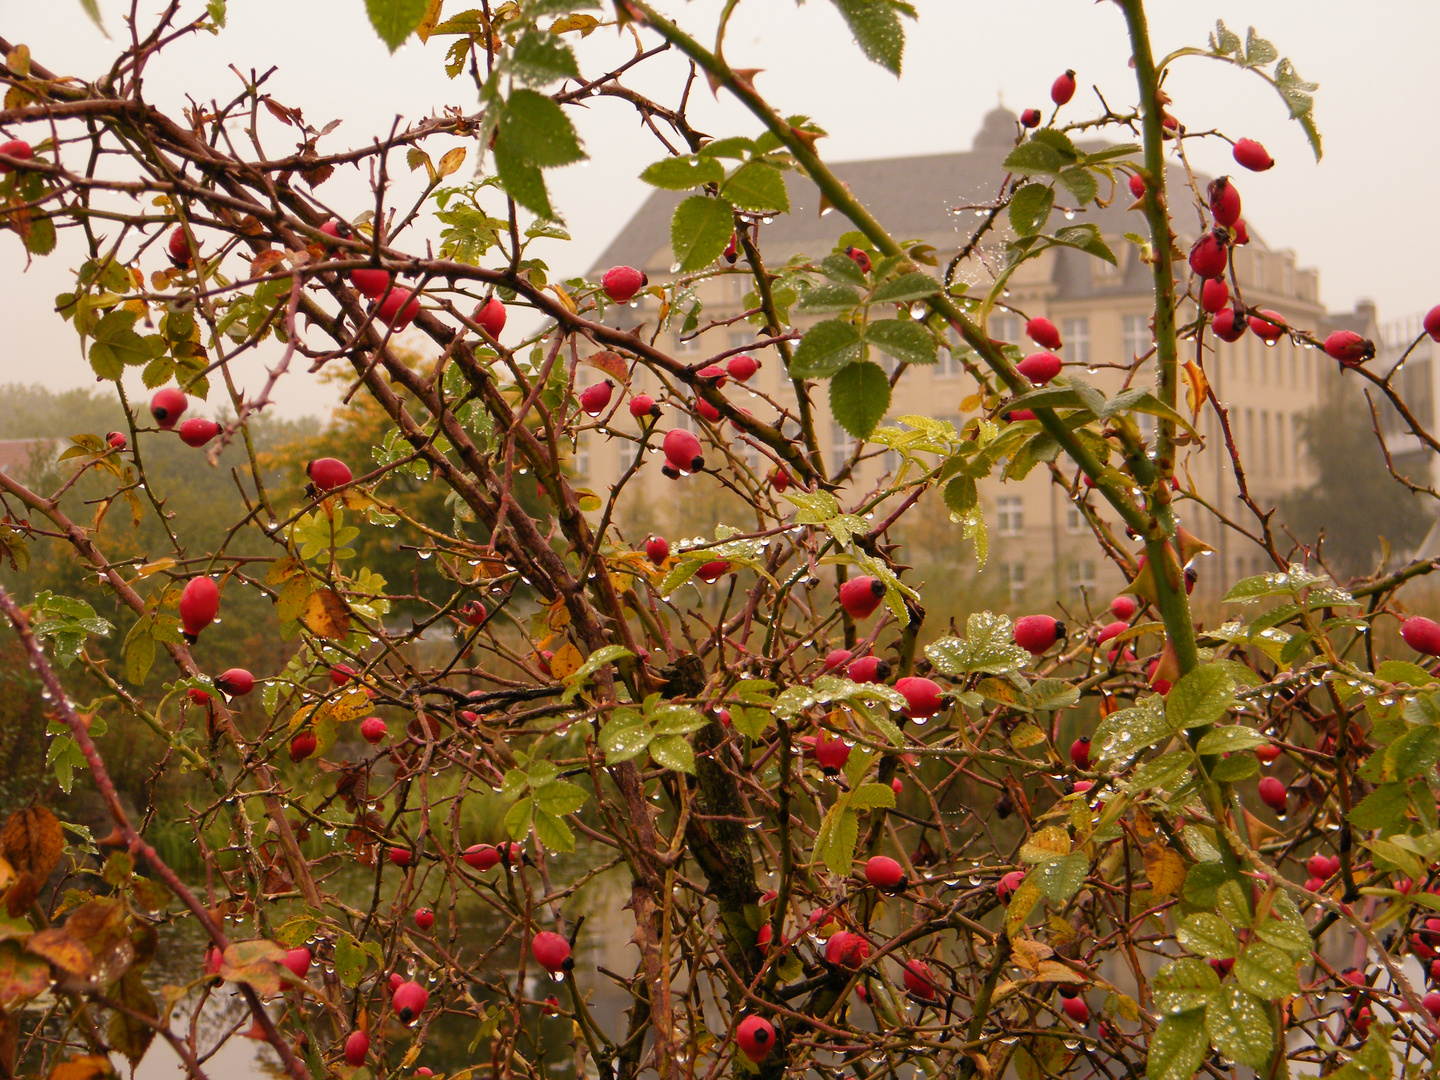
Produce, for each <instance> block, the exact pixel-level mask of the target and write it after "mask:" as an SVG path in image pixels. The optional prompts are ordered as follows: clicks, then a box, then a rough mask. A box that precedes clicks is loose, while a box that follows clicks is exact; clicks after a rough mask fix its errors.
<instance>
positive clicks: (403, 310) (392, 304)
mask: <svg viewBox="0 0 1440 1080" xmlns="http://www.w3.org/2000/svg"><path fill="white" fill-rule="evenodd" d="M419 314H420V298H419V297H418V296H416V295H415V294H414V293H413V292H412V291H411V290H409V289H391V290H390V291H389V292H388V293H387V294H386V295H385V299H383V300H381V301H380V306H379V307H377V308H376V309H375V317H376V318H377V319H379V320H380V321H381V322H383V323H384V324H385V325H386V326H388V327H390V329H391V330H404V329H405V328H406V327H407V326H409V325H410V323H411V322H413V321H414V319H415V316H416V315H419Z"/></svg>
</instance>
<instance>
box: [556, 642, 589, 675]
mask: <svg viewBox="0 0 1440 1080" xmlns="http://www.w3.org/2000/svg"><path fill="white" fill-rule="evenodd" d="M584 662H585V658H584V657H583V656H581V655H580V650H579V649H577V648H576V647H575V646H574V644H573V643H571V642H569V641H567V642H566V643H565V644H564V645H563V646H561V647H560V648H559V649H558V650H556V652H555V655H554V656H552V657H551V658H550V674H551V675H553V676H555V678H557V679H562V680H563V679H568V678H569V677H570V676H571V675H573V674H575V672H576V671H578V670H579V669H580V665H581V664H583V663H584Z"/></svg>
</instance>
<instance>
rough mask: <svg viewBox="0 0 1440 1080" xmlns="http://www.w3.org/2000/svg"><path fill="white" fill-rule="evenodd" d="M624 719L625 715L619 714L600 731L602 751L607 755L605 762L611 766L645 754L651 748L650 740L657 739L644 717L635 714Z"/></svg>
mask: <svg viewBox="0 0 1440 1080" xmlns="http://www.w3.org/2000/svg"><path fill="white" fill-rule="evenodd" d="M622 717H624V714H622V713H619V712H617V713H616V714H615V715H614V716H612V717H611V718H610V721H609V723H607V724H606V725H605V726H604V727H603V728H601V729H600V740H599V741H600V749H601V750H602V751H604V753H605V761H606V762H607V763H610V764H613V763H616V762H621V761H629V760H630V759H631V758H633V757H636V756H638V755H640V754H642V753H644V752H645V751H646V750H647V749H648V748H649V746H650V740H651V739H653V738H654V737H655V733H654V731H653V730H652V729H651V727H650V725H649V723H648V722H647V721H646V720H645V719H644V718H643V717H640V716H636V715H635V714H633V713H631V714H629V716H628V717H625V718H623V719H622Z"/></svg>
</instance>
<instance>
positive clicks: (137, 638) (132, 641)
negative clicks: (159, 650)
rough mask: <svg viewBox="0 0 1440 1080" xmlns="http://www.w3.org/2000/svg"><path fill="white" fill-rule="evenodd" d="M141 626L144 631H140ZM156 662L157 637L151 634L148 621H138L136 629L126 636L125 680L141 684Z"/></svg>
mask: <svg viewBox="0 0 1440 1080" xmlns="http://www.w3.org/2000/svg"><path fill="white" fill-rule="evenodd" d="M141 626H144V627H145V632H144V633H138V632H136V631H138V630H139V628H140V627H141ZM154 664H155V638H154V637H153V636H152V635H151V634H150V630H149V624H148V623H143V622H142V623H136V624H135V630H132V631H131V633H130V634H129V635H128V636H127V637H126V638H125V681H126V682H128V683H130V684H131V685H132V686H139V685H140V684H141V683H143V682H144V681H145V676H147V675H149V674H150V668H151V667H152V666H154Z"/></svg>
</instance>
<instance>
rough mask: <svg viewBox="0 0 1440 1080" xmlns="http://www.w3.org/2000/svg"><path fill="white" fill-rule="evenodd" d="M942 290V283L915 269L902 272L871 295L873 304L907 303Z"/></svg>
mask: <svg viewBox="0 0 1440 1080" xmlns="http://www.w3.org/2000/svg"><path fill="white" fill-rule="evenodd" d="M939 292H940V283H939V282H938V281H936V280H935V279H934V278H932V277H931V276H930V275H929V274H922V273H920V272H919V271H915V272H913V273H909V274H901V275H900V276H899V277H897V278H893V279H891V280H890V281H887V282H885V283H884V284H883V285H881V286H880V287H879V288H878V289H876V290H875V292H874V294H873V295H872V296H871V297H870V302H871V303H873V304H907V303H911V302H913V301H915V300H923V299H925V298H926V297H927V296H935V295H936V294H937V293H939Z"/></svg>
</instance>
